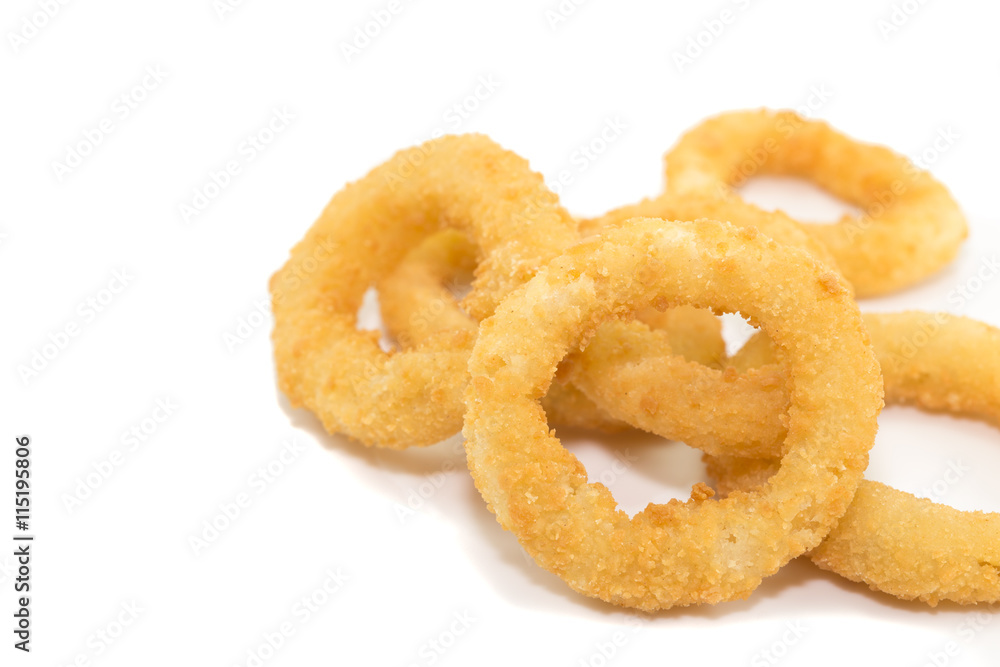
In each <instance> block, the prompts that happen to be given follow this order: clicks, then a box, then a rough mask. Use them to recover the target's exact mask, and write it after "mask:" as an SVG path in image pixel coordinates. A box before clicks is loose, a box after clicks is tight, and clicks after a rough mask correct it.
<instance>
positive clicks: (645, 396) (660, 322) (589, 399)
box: [378, 196, 832, 456]
mask: <svg viewBox="0 0 1000 667" xmlns="http://www.w3.org/2000/svg"><path fill="white" fill-rule="evenodd" d="M642 207H643V205H639V207H633V209H634V210H638V209H639V208H642ZM654 208H656V209H658V210H660V211H665V212H666V213H667V214H668V215H669V216H670V217H676V218H680V219H685V220H688V219H690V220H693V219H696V218H699V217H704V216H705V214H706V213H708V214H711V215H715V216H718V217H719V218H721V219H723V220H725V221H728V222H732V223H733V224H735V225H737V226H740V227H747V228H756V229H757V230H759V231H761V232H762V233H764V234H765V235H766V236H768V237H770V238H772V239H773V240H776V241H778V242H779V243H780V244H783V245H788V246H792V247H797V248H802V249H804V250H806V251H807V252H809V253H810V254H812V255H813V256H814V257H816V258H818V259H821V260H822V261H824V262H827V263H829V262H832V259H831V258H830V256H829V254H828V253H827V252H826V250H825V248H824V247H823V246H822V245H821V244H819V243H818V242H816V241H815V240H814V239H812V238H811V237H810V236H809V235H808V234H806V233H805V232H804V231H802V230H801V229H800V228H799V226H798V225H796V224H795V223H793V222H792V221H791V220H789V219H787V218H782V217H781V216H780V215H777V214H773V213H769V212H767V211H762V210H760V209H750V208H747V207H745V206H740V205H737V204H733V203H731V202H720V201H718V200H714V199H712V198H709V197H700V196H690V197H681V198H676V199H673V200H670V201H665V202H658V203H656V204H655V207H654ZM633 209H629V210H633ZM622 210H623V211H624V210H626V209H622ZM623 219H624V218H621V216H620V215H617V214H616V215H611V214H609V216H607V217H605V218H604V219H602V221H601V222H600V224H593V221H592V224H589V225H585V226H584V227H583V229H582V232H583V233H584V234H586V235H588V236H589V235H593V234H595V233H599V231H600V230H601V229H603V228H604V227H607V226H614V225H616V224H620V223H621V222H622V220H623ZM474 253H475V249H474V246H473V244H471V243H470V242H469V241H468V240H466V239H465V237H463V236H462V235H460V234H455V233H448V234H441V235H439V236H437V237H434V238H431V239H428V240H427V241H426V242H425V243H424V244H423V245H422V246H421V247H418V248H416V249H414V250H413V251H412V252H411V253H410V255H408V256H407V258H406V260H405V261H404V262H403V263H402V264H401V265H400V267H399V268H398V269H397V270H396V271H395V272H394V273H392V274H391V275H389V276H387V277H386V278H385V279H384V280H382V281H381V282H380V283H379V286H378V289H379V295H380V301H381V305H382V316H383V319H384V321H385V323H386V325H387V328H388V329H389V331H390V332H392V333H393V334H394V335H395V336H396V337H397V339H399V340H400V341H401V342H402V344H403V346H404V347H406V346H407V345H415V344H418V343H421V342H425V341H426V340H427V339H428V338H430V337H435V336H437V337H440V336H446V337H447V338H448V339H449V340H455V341H457V340H464V339H456V336H457V335H458V334H457V333H456V332H465V335H466V336H474V335H475V331H476V327H477V325H476V323H475V321H474V320H473V319H471V318H469V317H467V316H465V315H464V314H463V313H462V312H461V308H460V306H459V304H458V302H457V301H456V299H455V298H454V296H453V295H452V293H451V291H450V290H449V289H447V288H446V287H445V285H447V284H449V283H453V282H459V281H461V278H462V276H463V275H466V274H467V273H468V271H469V268H470V267H471V266H473V265H474V263H475V258H474ZM636 319H637V320H638V322H634V323H622V322H609V323H608V324H606V325H605V326H604V327H602V328H601V329H600V330H598V332H597V333H596V335H595V336H594V339H593V341H592V343H591V345H590V347H589V348H588V349H587V350H585V351H583V352H581V353H578V354H574V355H572V356H571V357H569V358H568V359H567V361H566V364H565V366H564V369H563V370H562V371H561V372H560V373H559V376H558V377H559V380H560V383H559V384H557V385H554V386H553V389H552V390H551V391H550V394H549V395H547V396H546V397H545V398H544V399H543V403H542V404H543V406H544V407H545V410H546V413H547V414H549V416H550V419H551V422H552V423H553V424H559V425H567V426H580V427H585V428H597V429H601V430H606V431H613V430H621V429H623V428H626V427H627V425H635V426H638V427H640V428H644V429H646V430H650V431H655V432H657V433H658V434H659V435H662V436H663V437H666V438H669V439H672V440H682V441H684V442H686V443H688V444H690V445H692V446H695V447H698V448H700V449H702V450H704V451H706V452H711V453H718V454H731V453H733V451H734V448H736V447H739V449H738V451H739V452H740V453H742V454H744V455H747V456H774V455H780V454H781V452H780V449H779V448H780V445H781V442H782V441H783V440H784V432H783V430H780V429H772V430H771V431H770V432H767V431H763V430H761V431H760V432H759V433H756V434H755V433H754V431H752V430H748V429H747V421H748V419H747V415H748V414H750V415H754V414H775V415H782V414H784V410H783V408H784V407H785V405H786V403H787V394H786V393H782V392H780V391H778V392H777V393H776V390H780V387H781V384H782V381H783V376H780V375H779V374H776V373H773V372H767V371H753V372H750V373H747V374H744V375H742V376H740V377H738V378H734V377H732V376H718V375H711V376H706V375H705V374H704V373H702V370H703V369H702V368H700V365H702V364H703V365H706V366H710V367H712V368H720V367H721V366H720V358H723V357H724V355H725V343H724V341H723V339H722V337H721V331H720V328H719V321H718V319H717V318H715V317H714V316H712V314H711V313H709V312H708V311H705V310H699V309H695V308H690V307H679V308H670V309H663V310H662V312H661V311H660V310H658V309H657V308H654V307H647V308H644V309H641V310H639V311H637V313H636ZM650 329H653V331H650ZM647 358H650V359H651V358H655V360H656V361H655V362H650V363H655V364H656V365H657V369H658V374H656V375H651V374H649V373H645V372H644V371H643V366H644V364H646V363H647V362H646V361H645V359H647ZM636 377H643V378H644V379H643V383H639V384H637V383H636V381H635V378H636ZM731 380H732V381H731ZM567 383H568V384H567ZM573 385H576V386H573ZM581 390H582V391H581ZM594 401H596V402H597V405H594V404H593V402H594ZM750 421H753V419H752V418H751V420H750ZM666 424H669V428H668V429H664V428H661V427H662V426H663V425H666ZM779 427H780V424H779Z"/></svg>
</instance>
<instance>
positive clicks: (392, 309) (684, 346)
mask: <svg viewBox="0 0 1000 667" xmlns="http://www.w3.org/2000/svg"><path fill="white" fill-rule="evenodd" d="M476 254H477V253H476V246H475V245H474V244H473V243H472V242H471V241H469V240H468V238H467V237H466V236H465V235H463V234H461V233H459V232H456V231H454V230H447V231H444V232H440V233H438V234H436V235H434V236H432V237H430V238H429V239H427V240H426V241H424V242H423V243H421V244H420V245H419V246H417V247H416V248H414V249H413V250H412V251H411V252H410V253H409V254H408V255H407V256H406V258H405V260H404V261H403V262H402V263H401V264H400V265H399V266H398V267H397V269H396V270H395V271H393V272H392V273H391V274H389V275H388V276H386V277H385V278H384V279H383V280H381V281H380V282H379V283H378V294H379V304H380V307H381V311H382V320H383V322H384V323H385V325H386V329H387V330H388V331H389V332H390V333H391V334H392V335H393V336H394V337H395V339H396V340H397V342H398V343H399V345H400V347H401V348H402V349H409V348H412V347H414V346H416V345H421V344H427V343H429V342H430V341H434V343H435V344H436V345H438V344H443V345H447V341H449V340H455V337H456V336H457V335H459V333H461V334H462V335H464V336H466V337H474V336H475V335H476V332H477V330H478V324H477V323H476V321H475V320H474V319H473V318H471V317H470V316H469V315H467V314H466V313H465V311H464V310H463V309H462V307H461V305H460V304H459V302H458V300H457V299H456V297H455V294H454V291H453V290H452V289H450V288H449V285H455V284H460V283H462V282H464V281H465V280H467V279H468V277H469V276H470V275H471V273H472V271H473V269H474V268H475V265H476ZM636 318H637V319H638V320H640V321H642V322H644V323H646V324H647V325H648V326H649V327H653V328H655V329H657V330H658V331H659V332H662V333H661V334H659V335H657V336H655V337H654V341H655V345H656V346H657V350H658V353H660V354H665V355H671V354H673V355H679V356H680V357H682V358H683V359H687V360H689V361H692V362H695V363H698V364H704V365H707V366H711V367H713V368H722V364H723V362H724V361H725V359H726V346H725V341H724V340H723V338H722V330H721V324H720V322H719V319H718V318H717V317H715V315H713V314H712V312H711V311H708V310H702V309H697V308H692V307H690V306H679V307H676V308H667V309H664V310H662V311H661V310H659V309H657V308H656V307H653V306H650V307H647V308H643V309H641V310H639V311H638V312H637V313H636ZM463 340H464V339H463ZM561 375H562V374H560V376H561ZM542 405H543V407H544V408H545V412H546V414H548V416H549V421H550V422H551V423H552V424H557V425H561V426H575V427H581V428H590V429H599V430H603V431H619V430H622V429H625V428H628V427H627V425H626V424H624V423H622V422H620V421H618V420H615V419H613V418H611V417H609V416H608V415H607V413H605V412H604V411H602V410H600V409H599V408H598V407H597V406H595V405H594V404H593V402H591V401H590V399H588V398H587V397H586V395H585V394H583V393H581V392H580V391H579V390H578V389H577V388H575V387H573V386H572V385H570V384H564V383H563V382H558V381H557V382H555V383H553V385H552V387H551V389H550V390H549V393H548V394H547V395H546V396H545V398H544V399H543V401H542Z"/></svg>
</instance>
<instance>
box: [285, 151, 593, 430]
mask: <svg viewBox="0 0 1000 667" xmlns="http://www.w3.org/2000/svg"><path fill="white" fill-rule="evenodd" d="M446 227H451V228H455V229H458V230H460V231H462V232H464V233H465V234H467V235H468V236H469V237H470V238H472V239H474V241H475V243H476V245H477V246H478V247H480V248H481V249H482V255H483V260H482V262H480V263H479V264H478V266H477V268H476V277H475V281H474V283H473V290H472V292H471V293H470V295H469V297H468V298H466V300H465V307H466V308H467V309H468V311H469V312H470V313H472V314H473V315H474V316H475V317H477V318H482V317H485V316H486V315H488V314H490V313H491V312H492V310H493V308H494V307H495V305H496V304H497V303H498V302H499V301H500V299H502V298H503V297H504V296H505V295H506V294H507V293H508V292H509V291H510V290H511V289H513V288H514V287H516V286H518V285H519V284H521V283H523V282H524V281H525V280H527V279H529V278H530V277H531V276H533V275H534V273H535V270H536V269H537V267H539V266H542V265H543V264H544V263H545V262H546V261H547V260H548V259H550V258H551V257H554V256H556V255H558V254H559V253H560V252H562V251H563V250H565V249H566V248H567V247H569V246H570V245H571V244H573V243H574V242H575V241H576V240H577V238H578V237H577V224H576V221H575V220H574V219H573V218H572V217H571V216H570V215H569V214H568V213H566V211H565V210H564V209H563V208H562V207H560V206H559V205H558V200H557V198H556V196H555V195H554V194H552V193H551V192H550V191H549V190H548V189H547V188H546V187H545V184H544V182H543V179H542V177H541V175H539V174H537V173H535V172H532V171H531V170H530V168H529V167H528V163H527V162H526V161H525V160H523V159H522V158H520V157H518V156H517V155H515V154H514V153H511V152H509V151H505V150H503V149H502V148H500V147H499V146H497V145H496V144H495V143H493V142H492V141H491V140H490V139H489V138H487V137H484V136H479V135H466V136H447V137H442V138H440V139H436V140H433V141H429V142H427V143H425V144H423V145H421V146H417V147H414V148H411V149H408V150H404V151H401V152H399V153H397V154H396V156H395V157H393V158H392V159H391V160H390V161H389V162H387V163H385V164H383V165H381V166H379V167H377V168H376V169H374V170H373V171H371V172H370V173H369V174H368V175H367V176H365V177H364V178H362V179H361V180H360V181H357V182H355V183H352V184H350V185H348V186H346V187H345V188H344V189H343V190H341V191H340V192H339V193H337V194H336V195H335V196H334V197H333V199H332V200H331V201H330V203H329V204H328V205H327V207H326V209H325V210H324V211H323V213H322V215H321V216H320V218H319V220H317V221H316V223H315V224H314V225H313V227H312V228H311V229H310V230H309V232H308V233H307V234H306V237H305V238H304V239H303V240H302V241H301V242H299V244H298V245H296V246H295V248H293V249H292V254H291V257H290V258H289V260H288V262H287V263H286V264H285V266H284V267H283V268H282V269H281V270H280V271H278V272H277V273H276V274H275V275H274V276H273V277H272V278H271V283H270V290H271V299H272V307H273V310H274V319H275V324H274V332H273V334H272V340H273V343H274V355H275V362H276V365H277V374H278V383H279V386H280V387H281V389H282V391H283V392H284V393H285V394H286V395H287V396H288V398H289V400H290V401H291V403H292V405H294V406H300V405H304V406H305V407H307V408H308V409H310V410H311V411H313V412H314V413H316V415H317V416H318V417H319V418H320V419H321V420H322V422H323V425H324V426H325V427H326V429H327V430H328V431H329V432H331V433H344V434H347V435H349V436H351V437H353V438H356V439H358V440H360V441H362V442H364V443H365V444H367V445H377V446H381V447H392V448H404V447H410V446H414V445H429V444H433V443H435V442H439V441H441V440H443V439H445V438H447V437H449V436H450V435H452V434H454V433H455V432H456V431H457V430H458V429H459V428H460V427H461V423H462V412H463V407H462V392H463V389H464V387H465V384H466V381H467V377H468V376H467V360H468V355H469V352H470V350H471V343H472V340H471V339H468V340H466V341H465V343H464V345H455V344H440V345H434V344H430V343H429V344H427V345H421V346H418V347H417V348H415V349H412V350H407V351H404V352H399V353H396V354H393V355H389V354H387V353H385V352H383V351H382V350H381V349H380V348H379V346H378V341H377V337H376V336H373V335H371V333H370V332H362V331H358V329H357V326H356V322H357V312H358V308H359V307H360V305H361V301H362V298H363V296H364V293H365V291H366V290H367V289H368V288H369V287H370V286H372V285H374V284H376V283H377V282H378V281H379V280H380V279H381V278H383V277H384V276H386V275H387V274H388V273H389V272H390V271H392V270H393V269H394V268H395V266H396V265H397V264H398V263H399V262H400V260H401V259H402V258H403V257H404V255H405V254H406V253H407V252H408V251H409V250H410V249H411V248H413V247H414V246H416V245H417V244H418V243H420V241H421V240H422V239H424V238H426V237H428V236H430V235H431V234H433V233H434V232H436V231H439V230H440V229H442V228H446Z"/></svg>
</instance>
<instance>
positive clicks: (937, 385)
mask: <svg viewBox="0 0 1000 667" xmlns="http://www.w3.org/2000/svg"><path fill="white" fill-rule="evenodd" d="M864 320H865V324H866V326H867V328H868V331H869V333H870V335H871V338H872V342H873V344H874V347H875V352H876V354H877V356H878V359H879V362H880V364H881V366H882V374H883V377H884V379H885V400H886V402H887V403H901V404H913V405H916V406H917V407H919V408H921V409H924V410H932V411H947V412H950V413H956V414H964V415H971V416H976V417H980V418H984V419H986V420H988V421H990V422H992V423H993V424H994V425H997V426H1000V330H998V329H996V328H994V327H991V326H988V325H986V324H983V323H981V322H977V321H975V320H972V319H968V318H965V317H957V316H954V315H949V314H947V313H920V312H906V313H894V314H866V315H865V316H864ZM770 347H771V344H770V340H769V339H768V338H767V337H766V336H764V335H761V334H758V336H756V337H755V338H754V339H751V342H750V343H749V344H748V346H747V347H746V348H745V349H746V353H745V354H744V353H742V352H741V353H740V354H737V355H736V356H737V357H738V359H737V360H736V361H737V364H738V365H740V366H745V365H747V364H755V363H760V362H762V361H767V359H768V357H769V354H768V353H769V351H770ZM771 358H772V359H773V356H772V357H771ZM764 418H766V417H764ZM705 460H706V462H707V464H708V468H709V474H710V475H711V476H712V477H714V478H715V479H716V480H718V483H719V487H718V488H719V490H720V491H721V492H722V493H731V492H734V491H736V490H737V489H743V490H748V489H753V488H756V487H759V486H760V485H761V484H765V483H766V482H767V480H768V479H769V478H770V477H771V476H772V475H774V474H775V473H776V471H777V470H778V462H776V461H774V460H773V459H767V460H752V459H745V458H738V457H719V458H716V457H711V456H706V457H705ZM809 557H810V558H811V559H812V561H813V562H814V563H816V564H817V565H818V566H819V567H821V568H823V569H824V570H829V571H831V572H835V573H837V574H839V575H841V576H843V577H845V578H847V579H850V580H851V581H856V582H861V583H865V584H868V586H869V587H870V588H871V589H872V590H878V591H883V592H885V593H889V594H891V595H895V596H896V597H899V598H903V599H906V600H914V599H919V600H922V601H924V602H926V603H928V604H930V605H931V606H935V605H937V603H938V602H939V601H941V600H951V601H953V602H957V603H960V604H973V603H978V602H998V601H1000V513H984V512H963V511H959V510H956V509H954V508H952V507H949V506H947V505H942V504H938V503H933V502H931V501H930V500H927V499H925V498H918V497H916V496H914V495H912V494H909V493H906V492H904V491H899V490H897V489H894V488H892V487H889V486H887V485H885V484H881V483H879V482H872V481H868V480H863V481H862V482H861V484H860V485H859V486H858V492H857V495H856V496H855V497H854V501H853V502H852V503H851V506H850V508H849V509H848V510H847V513H846V514H845V515H844V516H843V517H842V518H841V519H840V521H839V522H838V524H837V527H836V528H834V530H833V531H832V532H831V533H830V534H829V535H828V536H827V538H826V539H825V540H824V541H823V543H822V544H821V545H820V546H819V547H817V548H816V549H815V550H813V551H812V552H811V553H810V554H809Z"/></svg>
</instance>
